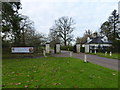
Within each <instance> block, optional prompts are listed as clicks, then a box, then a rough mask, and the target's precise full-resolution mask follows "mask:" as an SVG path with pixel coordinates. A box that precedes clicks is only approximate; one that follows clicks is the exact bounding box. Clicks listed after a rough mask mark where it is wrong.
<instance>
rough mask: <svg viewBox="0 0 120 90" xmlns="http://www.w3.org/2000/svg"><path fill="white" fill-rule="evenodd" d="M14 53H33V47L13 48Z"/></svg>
mask: <svg viewBox="0 0 120 90" xmlns="http://www.w3.org/2000/svg"><path fill="white" fill-rule="evenodd" d="M11 52H12V53H33V47H12V48H11Z"/></svg>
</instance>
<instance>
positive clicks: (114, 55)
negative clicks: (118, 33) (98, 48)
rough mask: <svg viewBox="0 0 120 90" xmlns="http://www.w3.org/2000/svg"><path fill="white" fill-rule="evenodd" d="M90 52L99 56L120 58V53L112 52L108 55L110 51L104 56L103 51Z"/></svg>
mask: <svg viewBox="0 0 120 90" xmlns="http://www.w3.org/2000/svg"><path fill="white" fill-rule="evenodd" d="M90 54H93V55H98V56H101V57H106V58H111V59H118V60H120V53H119V54H118V53H112V56H110V53H107V54H106V56H105V53H96V54H95V53H90Z"/></svg>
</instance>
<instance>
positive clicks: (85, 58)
mask: <svg viewBox="0 0 120 90" xmlns="http://www.w3.org/2000/svg"><path fill="white" fill-rule="evenodd" d="M84 62H87V55H86V54H85V55H84Z"/></svg>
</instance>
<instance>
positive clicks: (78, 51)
mask: <svg viewBox="0 0 120 90" xmlns="http://www.w3.org/2000/svg"><path fill="white" fill-rule="evenodd" d="M76 52H77V53H80V44H79V43H77V44H76Z"/></svg>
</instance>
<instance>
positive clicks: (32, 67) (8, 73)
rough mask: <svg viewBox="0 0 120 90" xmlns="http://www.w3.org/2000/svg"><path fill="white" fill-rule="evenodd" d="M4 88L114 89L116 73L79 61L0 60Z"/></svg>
mask: <svg viewBox="0 0 120 90" xmlns="http://www.w3.org/2000/svg"><path fill="white" fill-rule="evenodd" d="M2 68H3V71H2V73H3V74H2V79H3V81H2V83H3V85H2V86H3V88H117V87H118V72H117V71H114V70H111V69H108V68H104V67H102V66H98V65H95V64H91V63H84V62H83V61H82V60H80V59H76V58H70V57H46V58H37V59H3V66H2Z"/></svg>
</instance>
